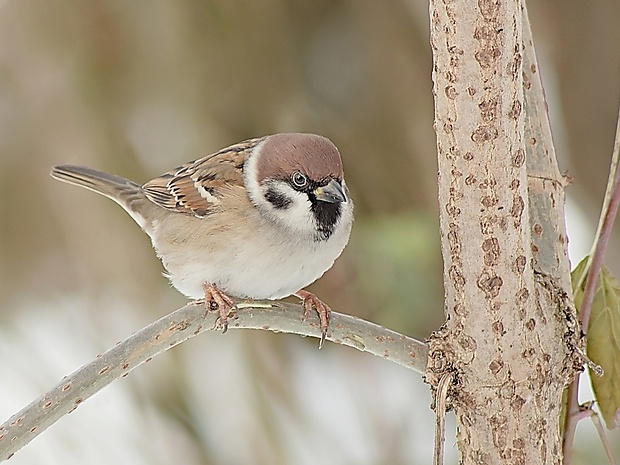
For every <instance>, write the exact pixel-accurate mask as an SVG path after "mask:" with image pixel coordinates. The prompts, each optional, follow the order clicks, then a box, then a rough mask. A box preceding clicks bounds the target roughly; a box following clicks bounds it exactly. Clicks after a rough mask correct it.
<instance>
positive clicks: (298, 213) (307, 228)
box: [262, 183, 316, 236]
mask: <svg viewBox="0 0 620 465" xmlns="http://www.w3.org/2000/svg"><path fill="white" fill-rule="evenodd" d="M270 187H271V189H272V190H275V191H276V192H278V193H280V194H282V195H283V196H284V197H286V198H287V199H290V200H291V201H292V203H291V204H290V205H289V206H288V207H287V208H275V207H274V206H273V205H272V204H271V203H269V202H267V201H266V200H263V203H264V208H266V210H267V211H268V212H269V214H270V216H271V217H272V218H273V220H274V221H276V222H277V223H279V224H281V225H283V226H284V227H286V228H288V229H290V230H292V231H295V232H297V233H307V234H308V235H312V236H314V235H315V234H316V223H315V219H314V215H313V214H312V210H311V204H310V200H309V199H308V195H307V194H303V193H301V192H297V191H296V190H294V189H293V188H292V187H290V186H289V185H288V184H285V183H278V184H275V185H274V184H272V185H271V186H270ZM263 191H264V192H263V197H262V198H263V199H264V194H265V193H266V191H267V187H266V186H265V187H264V188H263Z"/></svg>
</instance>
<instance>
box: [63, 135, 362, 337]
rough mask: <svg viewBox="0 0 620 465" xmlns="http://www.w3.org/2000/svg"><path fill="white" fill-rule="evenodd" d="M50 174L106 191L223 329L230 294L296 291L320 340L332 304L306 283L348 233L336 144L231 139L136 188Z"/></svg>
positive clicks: (74, 174) (77, 172)
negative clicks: (315, 321) (316, 322)
mask: <svg viewBox="0 0 620 465" xmlns="http://www.w3.org/2000/svg"><path fill="white" fill-rule="evenodd" d="M51 175H52V177H53V178H55V179H58V180H60V181H65V182H68V183H70V184H75V185H77V186H82V187H85V188H87V189H90V190H92V191H94V192H97V193H99V194H102V195H105V196H106V197H109V198H110V199H112V200H114V201H115V202H116V203H118V204H119V205H120V206H121V207H123V208H124V209H125V210H126V211H127V213H129V215H131V217H132V218H133V219H134V220H135V221H136V223H138V225H140V227H141V228H142V229H143V230H144V232H146V233H147V234H148V235H149V236H150V238H151V242H152V244H153V247H154V248H155V251H156V252H157V256H158V257H159V258H160V259H161V260H162V262H163V265H164V267H165V268H166V270H167V273H166V274H167V277H168V279H169V280H170V282H171V283H172V285H173V286H174V287H175V288H177V289H178V290H179V291H180V292H182V293H183V294H185V295H186V296H188V297H191V298H193V299H198V298H202V297H204V298H205V304H206V306H207V309H208V310H209V309H211V310H218V311H219V325H221V327H222V328H223V332H226V329H227V327H228V325H227V317H228V312H229V310H231V308H232V306H233V304H234V302H233V300H232V299H231V298H230V297H229V295H230V296H234V297H238V298H249V299H281V298H284V297H287V296H289V295H292V294H295V295H296V296H297V297H299V298H300V299H302V300H303V306H304V316H305V315H307V313H308V312H309V311H311V310H315V311H316V312H317V313H318V315H319V318H320V323H321V324H320V328H321V340H320V343H319V348H320V347H321V346H322V345H323V342H324V341H325V337H326V335H327V329H328V326H329V317H330V311H331V310H330V308H329V307H328V306H327V305H326V304H325V303H323V302H322V301H320V300H319V299H318V298H317V297H316V296H315V295H314V294H311V293H310V292H307V291H304V290H302V288H303V287H305V286H308V285H309V284H311V283H312V282H314V281H315V280H317V279H318V278H320V277H321V276H322V275H323V273H325V271H327V270H328V269H329V268H331V266H332V265H333V263H334V261H335V260H336V258H338V256H339V255H340V253H341V252H342V250H343V249H344V247H345V245H346V244H347V242H348V240H349V234H350V232H351V225H352V223H353V203H352V202H351V199H350V198H349V195H348V190H347V187H346V185H345V182H344V177H343V169H342V160H341V159H340V154H339V152H338V149H337V148H336V146H335V145H334V144H333V143H332V142H331V141H330V140H329V139H326V138H325V137H321V136H318V135H314V134H298V133H296V134H274V135H270V136H265V137H260V138H256V139H249V140H246V141H244V142H240V143H239V144H235V145H231V146H230V147H227V148H225V149H222V150H220V151H219V152H216V153H214V154H212V155H208V156H206V157H204V158H200V159H198V160H195V161H192V162H189V163H186V164H185V165H183V166H180V167H178V168H175V169H173V170H172V171H169V172H167V173H166V174H164V175H162V176H160V177H158V178H155V179H153V180H152V181H149V182H147V183H146V184H144V185H142V186H140V185H138V184H136V183H135V182H133V181H129V180H128V179H125V178H122V177H119V176H114V175H111V174H106V173H102V172H100V171H96V170H93V169H90V168H85V167H81V166H56V167H54V168H53V169H52V172H51Z"/></svg>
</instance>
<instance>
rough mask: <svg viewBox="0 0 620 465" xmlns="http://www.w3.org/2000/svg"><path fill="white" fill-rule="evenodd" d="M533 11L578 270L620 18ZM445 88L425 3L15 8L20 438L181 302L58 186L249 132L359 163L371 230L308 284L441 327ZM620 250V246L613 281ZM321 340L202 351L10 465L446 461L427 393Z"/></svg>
mask: <svg viewBox="0 0 620 465" xmlns="http://www.w3.org/2000/svg"><path fill="white" fill-rule="evenodd" d="M531 3H532V4H531V5H530V6H529V8H530V16H531V21H532V26H533V30H534V38H535V40H536V46H537V50H538V57H539V61H540V67H541V70H542V76H543V79H544V83H545V87H546V92H547V95H548V98H549V105H550V111H551V117H552V123H553V130H554V136H555V141H556V144H557V149H558V156H559V157H560V168H561V170H562V171H568V172H569V173H570V174H571V175H572V176H573V177H574V179H575V180H574V183H573V185H572V186H570V188H569V190H568V194H569V205H568V214H569V215H568V225H569V226H568V227H569V235H570V239H571V258H572V261H573V263H577V262H578V261H579V260H580V259H581V257H582V256H583V255H584V254H585V253H587V251H588V249H589V244H590V241H591V239H592V235H593V231H594V229H595V222H596V220H597V218H598V212H599V206H600V204H601V201H602V196H603V191H604V186H605V183H606V179H607V170H608V165H609V159H610V154H611V150H612V146H613V138H614V131H615V125H616V115H617V108H618V97H619V95H620V28H618V25H617V19H618V18H619V17H620V3H618V2H612V1H604V0H592V1H590V2H581V1H577V0H568V1H562V2H560V1H557V0H538V1H537V2H531ZM431 86H432V84H431V56H430V47H429V36H428V6H427V2H426V1H423V0H394V1H390V2H376V1H372V0H357V1H346V0H333V1H332V0H330V1H328V0H315V1H312V2H308V1H303V0H261V1H248V0H246V1H243V0H174V1H172V0H153V1H150V2H125V1H121V0H99V1H97V2H84V1H78V0H64V1H60V0H45V1H42V0H39V1H36V0H0V198H1V199H2V200H0V366H2V369H3V370H2V382H1V383H0V417H1V418H0V420H1V421H3V420H4V419H6V418H8V417H9V416H10V415H11V414H13V413H15V412H16V411H17V410H19V409H21V408H22V407H23V406H24V405H25V404H27V403H28V402H30V401H31V400H33V399H34V398H35V397H37V396H38V395H40V394H42V393H43V392H44V391H46V390H47V389H49V388H50V387H51V386H53V385H54V384H56V383H57V382H58V381H59V380H60V379H61V378H62V377H63V376H64V375H67V374H69V373H70V372H72V371H73V370H75V369H77V368H78V367H79V366H81V365H82V364H84V363H86V362H88V361H90V360H92V359H93V358H94V357H95V356H96V354H98V353H100V352H103V351H105V350H106V349H108V348H109V347H111V346H112V345H113V344H114V343H116V342H117V341H119V340H122V339H124V338H126V337H127V336H129V335H130V334H131V333H133V332H134V331H136V330H138V329H140V328H141V327H143V326H145V325H146V324H148V323H149V322H151V321H153V320H155V319H156V318H158V317H160V316H162V315H164V314H166V313H168V312H170V311H171V310H173V309H175V308H177V307H179V306H181V305H183V304H184V302H185V299H184V298H183V297H182V296H181V295H180V294H178V293H177V292H176V291H175V290H174V289H172V288H170V286H169V284H168V282H167V281H166V280H165V279H164V278H163V277H162V276H161V272H162V267H161V264H160V263H159V261H158V260H157V258H156V257H155V255H154V253H153V252H152V249H151V246H150V242H149V239H148V237H147V236H146V235H145V234H143V233H142V232H141V231H140V229H139V228H138V227H137V226H136V225H135V224H134V223H133V221H132V220H131V219H130V218H129V216H127V215H126V214H125V213H124V212H123V211H122V209H121V208H119V207H118V206H117V205H115V204H114V203H113V202H111V201H109V200H107V199H105V198H103V197H99V196H97V195H95V194H92V193H89V192H87V191H84V190H80V189H78V188H74V187H70V186H67V185H64V184H61V183H58V182H55V181H53V180H52V179H51V178H50V177H49V175H48V173H49V170H50V168H51V166H52V165H55V164H62V163H73V164H83V165H88V166H91V167H95V168H99V169H102V170H104V171H108V172H113V173H117V174H120V175H123V176H126V177H128V178H131V179H133V180H135V181H139V182H144V181H146V180H148V179H151V178H152V177H155V176H157V175H159V174H161V173H163V172H165V171H167V170H168V169H170V168H172V167H174V166H177V165H179V164H181V163H183V162H185V161H188V160H192V159H195V158H199V157H201V156H204V155H207V154H209V153H211V152H213V151H216V150H218V149H219V148H222V147H225V146H227V145H229V144H232V143H235V142H238V141H240V140H243V139H245V138H249V137H254V136H260V135H264V134H269V133H274V132H285V131H300V132H315V133H320V134H323V135H325V136H327V137H329V138H331V139H332V140H333V141H334V142H335V143H336V145H337V146H338V147H339V148H340V151H341V153H342V156H343V159H344V164H345V172H346V178H347V183H348V185H349V187H350V190H351V193H352V196H353V198H354V200H355V204H356V223H355V226H354V229H353V233H352V237H351V242H350V245H349V246H348V247H347V249H346V250H345V252H344V253H343V255H342V257H341V258H340V259H339V260H338V261H337V263H336V265H335V266H334V267H333V269H332V270H330V271H329V272H328V273H327V274H326V276H325V277H324V278H323V279H322V280H320V281H319V282H317V283H316V284H315V285H314V286H312V288H311V289H312V290H313V291H314V292H315V293H317V294H318V295H319V296H320V297H321V298H322V299H323V300H325V301H326V302H328V303H329V304H330V305H331V306H332V308H333V309H334V310H336V311H339V312H344V313H349V314H353V315H357V316H360V317H363V318H366V319H369V320H371V321H374V322H376V323H378V324H381V325H384V326H387V327H389V328H392V329H394V330H396V331H399V332H402V333H405V334H408V335H412V336H415V337H418V338H424V337H426V336H427V335H428V334H429V333H430V332H431V331H432V330H434V329H437V328H438V327H439V326H440V325H441V323H442V321H443V318H444V317H443V308H442V297H443V291H442V280H441V270H442V268H441V266H442V265H441V256H440V249H439V237H438V219H437V216H438V214H437V201H436V171H437V167H436V148H435V136H434V133H433V128H432V124H433V102H432V95H431ZM618 232H619V231H616V233H618ZM619 247H620V241H619V240H618V234H616V236H615V237H614V243H613V244H612V250H610V252H609V253H608V255H607V264H608V265H609V266H610V267H611V268H612V269H613V271H614V272H615V273H616V276H618V275H620V261H618V253H619V252H618V250H619ZM316 345H317V344H316V340H302V339H300V338H298V337H295V336H285V335H274V334H271V333H266V332H265V333H263V332H250V331H246V332H240V331H239V332H238V331H230V332H229V333H228V334H226V336H221V335H219V334H214V333H209V334H204V335H202V336H200V337H197V338H194V339H192V340H190V341H188V342H187V343H185V344H182V345H181V346H179V347H177V348H175V349H174V350H171V351H169V352H167V353H166V354H164V355H162V356H160V357H157V358H156V359H154V360H153V361H152V362H151V363H149V364H147V365H146V366H143V367H140V368H139V369H138V370H136V371H135V372H134V373H132V375H131V376H129V377H128V378H125V379H123V380H121V381H118V382H115V383H113V384H112V385H111V386H109V387H108V388H106V389H104V390H103V391H102V392H100V393H99V394H97V395H96V396H95V397H93V398H92V399H90V400H89V401H88V402H86V403H85V404H84V405H83V406H81V407H80V408H79V409H78V410H77V411H76V412H74V413H72V414H71V415H69V416H68V417H65V418H63V419H62V420H61V421H60V422H59V423H57V424H56V425H54V426H53V427H52V428H50V429H49V430H48V431H47V432H45V433H43V434H42V435H41V436H39V437H38V438H37V439H35V440H34V441H33V442H32V443H31V444H30V445H28V446H27V447H26V448H25V449H23V450H22V451H20V452H19V453H18V454H17V455H16V456H15V457H14V458H13V459H12V460H11V463H14V464H60V463H63V464H73V463H76V464H78V463H79V464H83V463H88V464H99V463H101V464H104V463H105V464H108V463H115V464H164V463H166V464H167V463H184V464H189V465H191V464H212V463H213V464H215V463H217V464H235V465H236V464H315V463H328V464H336V465H337V464H368V465H371V464H405V463H407V464H413V463H430V461H431V457H432V434H433V433H432V432H433V415H432V412H431V411H430V410H429V404H430V397H429V394H428V389H427V386H426V385H424V384H423V382H422V380H421V377H420V376H419V375H417V374H415V373H413V372H410V371H409V370H406V369H404V368H402V367H399V366H396V365H392V364H390V363H387V362H385V361H383V360H380V359H375V358H374V357H372V356H370V355H367V354H361V353H358V352H357V351H355V350H352V349H348V348H343V347H339V346H336V345H334V344H329V343H328V344H327V345H326V347H325V348H324V349H323V350H321V351H320V352H319V351H317V350H316ZM584 378H585V377H584ZM586 382H587V380H586ZM582 396H583V400H587V399H589V398H591V394H588V392H587V389H582ZM448 430H449V431H451V433H450V434H451V436H449V437H448V440H447V448H448V463H456V451H455V449H454V447H453V445H454V435H453V430H454V424H453V423H451V425H449V426H448ZM577 439H578V442H577V455H578V458H579V459H581V460H582V461H581V462H579V461H577V463H592V462H593V461H595V462H601V461H602V460H603V455H602V452H601V447H600V445H599V443H598V441H597V439H596V435H595V432H594V429H593V427H592V425H591V424H590V423H588V422H582V423H581V424H580V426H579V429H578V432H577ZM611 440H612V442H615V443H616V445H615V447H616V454H617V456H620V450H619V447H620V446H619V444H620V436H619V435H618V434H615V435H613V434H612V435H611Z"/></svg>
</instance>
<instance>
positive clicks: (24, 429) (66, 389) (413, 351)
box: [0, 302, 427, 460]
mask: <svg viewBox="0 0 620 465" xmlns="http://www.w3.org/2000/svg"><path fill="white" fill-rule="evenodd" d="M302 315H303V310H302V307H301V306H300V305H295V304H287V303H283V302H268V303H267V302H251V303H249V302H241V303H238V304H237V305H236V307H235V310H234V314H232V315H231V316H229V329H262V330H268V331H273V332H276V333H279V332H280V333H292V334H299V335H301V336H312V337H317V338H318V337H320V330H319V322H318V318H317V316H316V315H310V316H309V317H308V319H307V321H304V320H302V317H301V316H302ZM216 321H217V318H216V316H215V315H213V314H211V313H209V314H206V313H205V309H204V305H203V304H198V303H195V302H194V303H190V304H188V305H186V306H184V307H182V308H180V309H178V310H176V311H174V312H172V313H170V314H168V315H166V316H164V317H162V318H160V319H159V320H157V321H156V322H154V323H152V324H150V325H149V326H147V327H145V328H144V329H142V330H140V331H139V332H137V333H135V334H133V335H132V336H130V337H129V338H127V339H126V340H125V341H123V342H120V343H118V344H117V345H116V346H114V347H113V348H111V349H110V350H108V351H107V352H105V353H104V354H102V355H98V356H97V358H96V359H95V360H93V361H92V362H91V363H89V364H87V365H84V366H83V367H81V368H80V369H78V370H77V371H75V372H74V373H73V374H71V375H69V376H67V377H65V378H63V379H62V380H61V381H60V383H58V384H57V385H56V386H55V387H54V388H53V389H51V390H50V391H49V392H47V393H46V394H44V395H43V396H41V397H40V398H38V399H36V400H34V401H33V402H32V403H30V404H29V405H27V406H26V407H24V408H23V409H22V410H21V411H19V412H18V413H16V414H15V415H13V416H12V417H11V418H9V419H8V420H7V421H6V422H5V423H3V424H2V425H0V460H7V459H9V458H10V457H11V456H12V455H13V454H14V453H15V452H16V451H18V450H19V449H21V448H22V447H24V446H25V445H26V444H28V443H29V442H30V441H31V440H32V439H34V438H35V437H36V436H38V435H39V434H40V433H42V432H43V431H45V430H46V429H47V428H48V427H49V426H51V425H53V424H54V423H55V422H56V421H57V420H58V419H60V418H61V417H62V416H64V415H66V414H67V413H71V412H72V411H73V410H75V409H76V408H77V407H78V405H80V404H81V403H82V402H84V401H85V400H86V399H88V398H89V397H90V396H92V395H93V394H95V393H96V392H98V391H99V390H101V389H102V388H104V387H105V386H107V385H108V384H110V383H111V382H112V381H114V380H115V379H118V378H120V377H125V376H127V374H129V372H130V371H132V370H133V369H134V368H136V367H137V366H139V365H141V364H142V363H144V362H148V361H150V360H151V359H152V358H153V357H155V356H156V355H159V354H161V353H163V352H165V351H166V350H168V349H170V348H172V347H174V346H176V345H178V344H180V343H181V342H183V341H186V340H187V339H189V338H191V337H193V336H197V335H198V334H200V333H202V332H204V331H212V330H215V329H216ZM327 340H329V341H332V342H334V343H336V344H341V345H344V346H349V347H353V348H355V349H358V350H361V351H362V352H369V353H371V354H374V355H377V356H378V357H381V358H384V359H387V360H391V361H393V362H394V363H397V364H399V365H402V366H404V367H407V368H409V369H411V370H414V371H417V372H418V373H424V371H425V370H426V362H427V346H426V344H425V343H424V342H421V341H418V340H416V339H413V338H410V337H407V336H404V335H402V334H399V333H396V332H394V331H391V330H389V329H386V328H383V327H382V326H379V325H376V324H374V323H370V322H368V321H365V320H362V319H360V318H356V317H353V316H349V315H343V314H339V313H335V312H332V318H331V324H330V334H329V336H328V337H327Z"/></svg>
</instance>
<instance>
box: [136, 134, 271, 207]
mask: <svg viewBox="0 0 620 465" xmlns="http://www.w3.org/2000/svg"><path fill="white" fill-rule="evenodd" d="M262 140H263V138H258V139H249V140H246V141H244V142H240V143H238V144H235V145H231V146H230V147H226V148H225V149H222V150H220V151H219V152H216V153H213V154H211V155H207V156H206V157H204V158H200V159H198V160H194V161H191V162H188V163H186V164H184V165H182V166H179V167H177V168H175V169H173V170H171V171H168V172H167V173H165V174H163V175H161V176H160V177H158V178H155V179H153V180H151V181H149V182H147V183H146V184H144V186H142V189H143V190H144V193H145V194H146V196H147V198H148V199H149V200H150V201H151V202H153V203H155V204H157V205H159V206H160V207H163V208H166V209H168V210H172V211H175V212H179V213H187V214H191V215H195V216H199V217H204V216H206V215H208V214H209V213H210V212H211V211H213V208H214V206H216V205H217V204H218V203H219V197H220V196H221V194H222V190H223V188H224V187H225V186H231V185H233V186H234V185H237V186H243V164H244V163H245V161H246V160H247V157H248V154H249V153H250V152H251V151H252V149H253V148H254V147H256V145H257V144H258V143H260V142H261V141H262Z"/></svg>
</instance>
